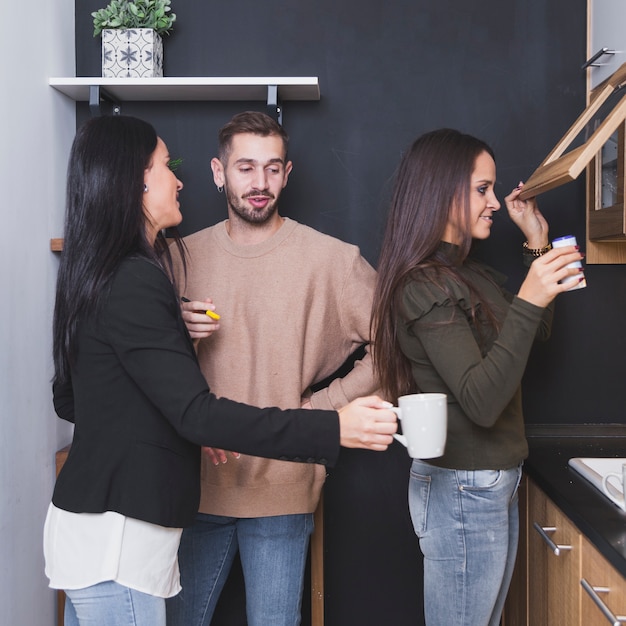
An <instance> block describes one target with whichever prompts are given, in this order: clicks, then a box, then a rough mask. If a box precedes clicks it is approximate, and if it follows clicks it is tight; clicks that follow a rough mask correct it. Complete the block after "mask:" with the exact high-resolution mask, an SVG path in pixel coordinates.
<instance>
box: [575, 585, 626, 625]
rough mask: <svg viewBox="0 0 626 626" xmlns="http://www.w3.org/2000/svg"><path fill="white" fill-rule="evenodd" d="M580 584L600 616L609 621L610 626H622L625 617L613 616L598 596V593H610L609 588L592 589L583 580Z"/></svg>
mask: <svg viewBox="0 0 626 626" xmlns="http://www.w3.org/2000/svg"><path fill="white" fill-rule="evenodd" d="M580 584H581V585H582V587H583V589H584V590H585V591H586V592H587V594H588V595H589V597H590V598H591V599H592V600H593V603H594V604H595V605H596V606H597V607H598V608H599V609H600V611H601V612H602V615H604V617H606V619H607V620H609V622H610V623H611V624H612V626H623V623H624V620H626V617H624V616H623V615H615V614H614V613H613V611H611V609H609V607H608V606H607V605H606V604H604V602H603V601H602V598H600V596H599V595H598V593H608V592H609V591H610V589H609V587H593V586H592V585H590V584H589V583H588V582H587V581H586V580H585V579H584V578H581V579H580Z"/></svg>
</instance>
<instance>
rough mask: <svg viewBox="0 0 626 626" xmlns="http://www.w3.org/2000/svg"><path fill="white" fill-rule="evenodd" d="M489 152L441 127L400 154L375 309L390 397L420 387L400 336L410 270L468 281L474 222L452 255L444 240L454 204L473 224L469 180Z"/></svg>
mask: <svg viewBox="0 0 626 626" xmlns="http://www.w3.org/2000/svg"><path fill="white" fill-rule="evenodd" d="M483 152H487V153H488V154H489V155H491V156H492V157H493V156H494V155H493V151H492V150H491V148H490V147H489V146H488V145H487V144H486V143H485V142H483V141H481V140H480V139H477V138H475V137H472V136H471V135H465V134H463V133H460V132H459V131H456V130H452V129H448V128H442V129H439V130H435V131H432V132H429V133H426V134H424V135H422V136H421V137H419V138H418V139H416V140H415V141H414V142H413V144H412V145H411V147H410V148H409V150H408V151H407V152H405V154H404V155H403V157H402V160H401V161H400V165H399V167H398V170H397V173H396V179H395V183H394V187H393V192H392V198H391V205H390V207H389V213H388V215H387V224H386V228H385V234H384V238H383V243H382V248H381V253H380V258H379V262H378V278H377V283H376V290H375V293H374V304H373V310H372V337H373V348H372V356H373V361H374V370H375V373H376V375H377V376H378V380H379V384H380V386H381V388H382V390H383V393H384V395H385V397H387V398H389V399H390V400H395V399H396V398H397V397H398V396H401V395H403V394H406V393H410V392H412V391H416V386H415V382H414V380H413V377H412V374H411V368H410V363H409V361H408V359H407V358H406V357H405V356H404V354H403V353H402V352H401V350H400V347H399V345H398V340H397V325H398V323H399V320H401V318H402V308H401V295H402V290H403V287H404V285H405V284H406V283H407V281H408V280H409V279H410V278H411V274H414V275H415V273H416V271H417V272H419V271H420V270H427V269H429V268H430V269H431V270H432V271H428V274H429V278H430V279H431V280H432V279H434V280H436V281H437V282H438V283H439V284H442V283H441V282H440V281H441V279H443V278H444V277H445V276H451V277H452V278H453V279H454V280H456V281H457V282H462V283H465V281H464V280H463V278H462V277H461V276H460V274H459V268H460V266H461V264H462V263H463V261H464V260H465V259H466V258H467V255H468V254H469V251H470V248H471V245H472V237H471V233H470V229H469V227H467V228H464V229H463V230H462V232H461V233H460V234H461V237H462V240H461V242H460V244H459V245H458V247H456V246H455V247H453V248H452V249H453V250H454V251H455V254H454V255H453V256H450V254H449V252H450V251H447V252H448V253H447V254H446V253H444V252H443V251H442V249H441V246H440V244H441V241H442V237H443V235H444V232H445V229H446V225H447V224H448V221H449V220H450V219H451V217H452V214H453V211H458V213H459V214H458V216H457V217H458V219H459V220H460V223H461V224H469V194H470V184H469V182H470V179H471V175H472V172H473V171H474V165H475V162H476V158H477V157H478V156H479V155H480V154H482V153H483ZM494 160H495V159H494ZM456 207H458V209H457V208H456ZM470 289H472V287H471V285H470ZM489 318H490V319H491V320H493V316H491V315H489Z"/></svg>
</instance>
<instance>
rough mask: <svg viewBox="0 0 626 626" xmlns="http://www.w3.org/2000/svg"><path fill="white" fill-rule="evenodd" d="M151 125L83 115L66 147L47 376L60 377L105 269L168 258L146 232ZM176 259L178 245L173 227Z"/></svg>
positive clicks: (102, 293)
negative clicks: (136, 260)
mask: <svg viewBox="0 0 626 626" xmlns="http://www.w3.org/2000/svg"><path fill="white" fill-rule="evenodd" d="M157 139H158V138H157V133H156V131H155V129H154V128H153V127H152V126H151V125H150V124H148V123H147V122H144V121H143V120H140V119H137V118H134V117H129V116H123V115H108V116H102V117H96V118H92V119H90V120H89V121H88V122H86V123H85V124H84V125H83V126H82V127H81V128H80V129H79V130H78V132H77V134H76V137H75V138H74V143H73V144H72V150H71V152H70V157H69V163H68V173H67V190H66V211H65V231H64V241H63V252H62V253H61V263H60V266H59V273H58V277H57V287H56V302H55V307H54V319H53V357H54V368H55V380H56V381H57V382H63V381H66V380H67V379H68V378H69V372H70V367H71V365H72V363H73V361H74V358H75V356H76V350H77V346H76V336H77V331H78V327H79V324H80V322H81V320H82V319H84V318H85V317H86V316H89V315H93V314H95V313H96V312H97V311H98V310H99V308H100V305H101V303H102V302H103V300H104V299H105V297H106V292H107V289H108V287H109V283H110V281H111V278H112V276H113V275H114V274H115V271H116V270H117V268H118V266H119V264H120V263H121V262H122V261H123V260H124V259H125V258H126V257H128V256H130V255H137V256H142V257H145V258H148V259H150V260H152V261H153V262H155V263H159V264H161V265H163V263H162V261H163V260H165V267H166V269H167V270H169V273H170V277H172V275H173V274H172V271H171V270H172V260H171V256H170V253H169V247H168V245H167V241H166V239H165V237H164V236H163V234H162V233H161V232H159V234H158V235H157V239H156V242H155V244H154V245H152V244H151V242H150V241H148V239H147V238H146V216H145V214H144V210H143V194H144V171H145V169H146V168H147V167H148V165H149V164H150V160H151V157H152V153H153V152H154V150H155V149H156V146H157ZM173 237H174V239H175V240H176V242H177V245H178V247H179V250H180V252H181V256H182V258H183V263H184V249H183V246H182V244H181V242H180V237H179V236H178V234H177V233H176V232H175V231H174V232H173Z"/></svg>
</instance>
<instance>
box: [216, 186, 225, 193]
mask: <svg viewBox="0 0 626 626" xmlns="http://www.w3.org/2000/svg"><path fill="white" fill-rule="evenodd" d="M217 191H218V193H222V191H224V187H222V186H221V185H218V186H217Z"/></svg>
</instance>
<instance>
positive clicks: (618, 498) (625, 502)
mask: <svg viewBox="0 0 626 626" xmlns="http://www.w3.org/2000/svg"><path fill="white" fill-rule="evenodd" d="M609 478H616V479H617V482H618V483H619V485H620V488H617V487H614V486H613V485H610V484H609ZM602 489H604V493H606V495H607V496H609V498H611V500H613V502H615V504H617V505H618V506H619V507H621V508H622V510H625V511H626V498H625V497H624V496H625V495H626V492H625V491H624V489H626V463H624V464H623V465H622V471H621V473H617V472H609V473H608V474H605V475H604V477H603V478H602ZM620 491H621V493H620Z"/></svg>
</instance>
